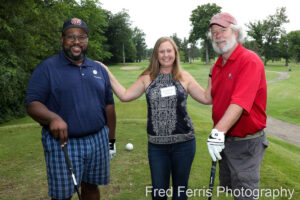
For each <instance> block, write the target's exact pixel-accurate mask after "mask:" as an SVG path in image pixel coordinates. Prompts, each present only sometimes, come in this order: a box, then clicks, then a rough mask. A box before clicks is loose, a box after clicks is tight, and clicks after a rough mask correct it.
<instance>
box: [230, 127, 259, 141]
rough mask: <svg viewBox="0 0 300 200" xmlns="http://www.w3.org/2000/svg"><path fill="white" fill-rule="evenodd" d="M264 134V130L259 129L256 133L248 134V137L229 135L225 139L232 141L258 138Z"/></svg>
mask: <svg viewBox="0 0 300 200" xmlns="http://www.w3.org/2000/svg"><path fill="white" fill-rule="evenodd" d="M264 134H265V132H264V130H260V131H257V132H256V133H254V134H250V135H246V137H234V136H229V137H227V138H226V139H225V140H226V141H230V142H232V141H241V140H250V139H254V138H258V137H260V136H262V135H264Z"/></svg>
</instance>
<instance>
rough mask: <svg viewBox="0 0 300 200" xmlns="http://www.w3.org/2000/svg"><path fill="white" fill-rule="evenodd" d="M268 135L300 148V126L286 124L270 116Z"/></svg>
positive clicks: (268, 119)
mask: <svg viewBox="0 0 300 200" xmlns="http://www.w3.org/2000/svg"><path fill="white" fill-rule="evenodd" d="M265 131H266V133H267V134H270V135H272V136H276V137H278V138H280V139H282V140H285V141H287V142H289V143H292V144H295V145H297V146H300V126H299V125H295V124H291V123H289V122H284V121H281V120H279V119H275V118H273V117H270V116H268V118H267V128H266V129H265Z"/></svg>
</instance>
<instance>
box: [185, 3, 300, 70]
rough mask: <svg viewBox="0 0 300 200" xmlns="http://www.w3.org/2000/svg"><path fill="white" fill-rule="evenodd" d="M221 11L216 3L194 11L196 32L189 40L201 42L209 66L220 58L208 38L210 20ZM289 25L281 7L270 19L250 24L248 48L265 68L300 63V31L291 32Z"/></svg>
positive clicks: (193, 17) (192, 32) (192, 19)
mask: <svg viewBox="0 0 300 200" xmlns="http://www.w3.org/2000/svg"><path fill="white" fill-rule="evenodd" d="M221 9H222V8H221V7H220V6H218V5H216V4H215V3H212V4H210V3H208V4H204V5H201V6H198V7H197V8H196V9H194V10H193V11H192V14H191V17H190V21H191V23H192V31H191V33H190V36H189V41H190V42H191V43H195V42H197V41H199V40H201V44H202V45H201V46H202V47H203V48H202V58H203V59H204V60H205V61H206V64H209V63H210V60H211V59H214V58H215V56H216V55H215V53H214V51H213V49H212V46H211V44H210V40H209V39H208V38H207V29H208V25H209V21H210V19H211V17H212V16H213V15H215V14H216V13H219V12H221ZM237 20H238V19H237ZM288 22H289V20H288V17H287V15H286V8H285V7H282V8H278V9H277V10H276V13H275V14H273V15H269V16H268V17H267V18H266V19H263V20H258V21H257V22H249V23H248V24H246V27H247V28H248V30H247V35H248V37H247V38H246V42H245V44H244V46H245V47H246V48H249V49H251V50H253V51H255V52H256V53H257V54H258V55H259V56H260V57H261V58H262V60H263V61H264V64H265V65H267V62H268V61H270V60H272V61H274V60H280V59H282V58H283V59H285V61H286V66H288V63H289V62H290V61H291V60H293V61H294V62H300V30H297V31H291V32H289V33H287V32H286V30H285V29H284V27H283V25H284V24H286V23H288Z"/></svg>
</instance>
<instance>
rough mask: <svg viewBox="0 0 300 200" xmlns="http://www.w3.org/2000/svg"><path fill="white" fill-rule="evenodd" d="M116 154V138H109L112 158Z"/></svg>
mask: <svg viewBox="0 0 300 200" xmlns="http://www.w3.org/2000/svg"><path fill="white" fill-rule="evenodd" d="M116 154H117V148H116V139H109V156H110V159H112V158H113V157H115V156H116Z"/></svg>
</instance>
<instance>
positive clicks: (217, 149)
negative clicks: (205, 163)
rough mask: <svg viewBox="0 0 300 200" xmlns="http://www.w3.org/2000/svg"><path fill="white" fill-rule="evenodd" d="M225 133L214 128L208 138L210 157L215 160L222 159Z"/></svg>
mask: <svg viewBox="0 0 300 200" xmlns="http://www.w3.org/2000/svg"><path fill="white" fill-rule="evenodd" d="M224 140H225V134H224V132H220V131H218V130H217V129H215V128H214V129H212V130H211V133H210V136H209V138H208V139H207V147H208V152H209V154H210V157H211V158H212V160H213V161H214V162H216V161H217V160H221V159H222V157H221V155H220V153H221V152H222V150H223V149H224V148H225V144H224Z"/></svg>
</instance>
